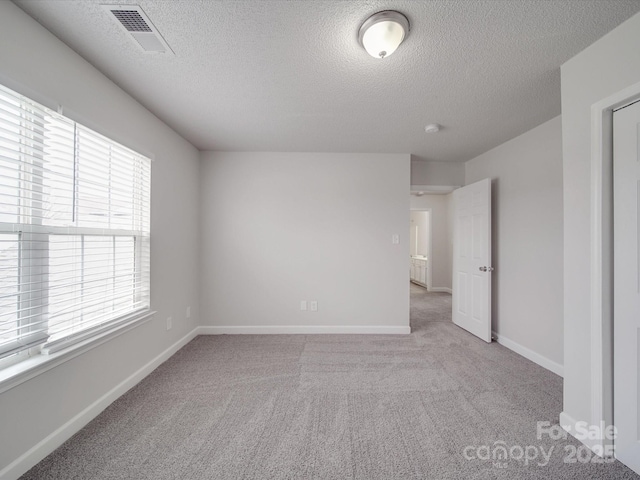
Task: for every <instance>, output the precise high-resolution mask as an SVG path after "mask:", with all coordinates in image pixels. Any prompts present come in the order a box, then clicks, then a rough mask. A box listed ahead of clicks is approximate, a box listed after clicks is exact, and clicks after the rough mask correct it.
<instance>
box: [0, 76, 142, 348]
mask: <svg viewBox="0 0 640 480" xmlns="http://www.w3.org/2000/svg"><path fill="white" fill-rule="evenodd" d="M150 173H151V172H150V160H149V159H148V158H146V157H144V156H142V155H139V154H137V153H135V152H133V151H132V150H129V149H128V148H126V147H123V146H122V145H119V144H117V143H115V142H113V141H111V140H109V139H108V138H105V137H103V136H102V135H99V134H98V133H96V132H93V131H92V130H89V129H88V128H86V127H83V126H82V125H79V124H77V123H75V122H73V121H71V120H69V119H67V118H65V117H63V116H61V115H59V114H57V113H56V112H53V111H52V110H49V109H47V108H46V107H44V106H42V105H39V104H37V103H35V102H33V101H31V100H29V99H27V98H25V97H23V96H21V95H19V94H17V93H15V92H13V91H11V90H9V89H7V88H5V87H3V86H0V357H3V356H7V355H11V354H13V353H16V352H19V351H21V350H24V349H27V348H30V347H32V346H36V345H39V344H42V345H43V347H44V351H49V352H51V351H55V350H57V349H60V348H64V347H66V346H68V345H70V344H71V343H74V342H78V341H82V340H85V339H87V338H89V337H91V336H93V335H97V334H99V333H102V332H104V331H107V330H109V329H111V328H114V327H116V326H118V325H120V324H122V323H123V322H127V321H130V320H131V318H132V316H135V315H137V314H139V313H140V312H143V311H146V310H148V309H149V303H150V302H149V296H150V288H149V283H150V279H149V270H150V265H149V229H150V225H149V216H150V215H149V196H150Z"/></svg>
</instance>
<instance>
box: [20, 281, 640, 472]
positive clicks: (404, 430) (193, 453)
mask: <svg viewBox="0 0 640 480" xmlns="http://www.w3.org/2000/svg"><path fill="white" fill-rule="evenodd" d="M411 296H412V306H411V324H412V329H413V333H412V334H411V335H407V336H384V335H361V336H358V335H273V336H268V335H264V336H259V335H246V336H201V337H198V338H196V339H195V340H194V341H192V342H191V343H190V344H189V345H187V346H186V347H185V348H183V349H182V350H180V351H179V352H178V353H177V354H176V355H175V356H173V357H172V358H171V359H170V360H169V361H167V362H166V363H164V364H163V365H161V366H160V367H159V368H158V369H157V370H156V371H154V372H153V373H152V374H151V375H149V376H148V377H147V378H146V379H145V380H144V381H143V382H141V383H140V384H139V385H137V386H136V387H135V388H133V389H132V390H131V391H129V392H128V393H127V394H126V395H124V396H123V397H121V398H120V399H119V400H117V401H116V402H115V403H113V404H112V405H111V406H110V407H109V408H107V409H106V410H105V411H104V412H103V413H102V414H101V415H100V416H98V417H97V418H96V419H95V420H94V421H92V422H91V423H90V424H89V425H87V426H86V427H85V428H84V429H82V430H81V431H80V432H79V433H78V434H76V435H75V436H74V437H73V438H71V439H70V440H69V441H68V442H67V443H65V444H64V445H63V446H62V447H60V448H59V449H58V450H57V451H56V452H54V453H53V454H51V455H50V456H49V457H47V458H46V459H45V460H44V461H42V462H41V463H40V464H39V465H37V466H36V467H34V468H33V469H32V470H30V471H29V472H28V473H27V474H25V475H24V476H23V477H22V478H23V479H25V480H27V479H55V480H71V479H78V480H90V479H153V480H165V479H308V478H309V479H311V478H315V479H363V480H375V479H385V480H387V479H427V478H428V479H494V478H497V479H521V478H527V479H529V478H532V479H533V478H540V479H581V480H582V479H589V478H590V479H606V478H611V479H632V478H640V477H639V476H637V475H635V474H634V473H633V472H631V471H630V470H629V469H627V468H626V467H625V466H623V465H622V464H620V463H618V462H615V463H598V462H599V461H598V459H597V457H593V456H590V455H589V451H588V450H586V449H585V448H583V447H581V446H580V444H579V443H578V442H577V441H575V440H574V439H572V438H568V439H566V440H564V439H559V440H552V439H551V438H550V436H549V435H548V434H546V433H545V434H543V435H541V437H540V438H538V435H537V430H536V422H538V421H540V422H544V421H547V422H550V425H556V427H555V429H553V430H552V433H558V432H559V429H558V427H557V420H558V415H559V413H560V411H561V408H562V379H561V378H560V377H558V376H556V375H554V374H552V373H550V372H548V371H547V370H545V369H543V368H541V367H539V366H537V365H535V364H533V363H531V362H529V361H528V360H525V359H524V358H522V357H520V356H519V355H517V354H515V353H513V352H511V351H510V350H507V349H506V348H504V347H502V346H500V345H497V344H495V343H493V344H491V345H488V344H485V343H484V342H482V341H480V340H478V339H476V338H475V337H473V336H471V335H470V334H468V333H466V332H465V331H463V330H461V329H459V328H458V327H456V326H455V325H453V324H452V323H451V321H450V311H451V296H450V295H448V294H443V293H427V292H426V291H425V290H424V289H422V288H421V287H417V286H415V285H412V286H411ZM501 448H504V450H501ZM503 453H505V455H504V457H501V456H500V454H503ZM571 462H573V463H571Z"/></svg>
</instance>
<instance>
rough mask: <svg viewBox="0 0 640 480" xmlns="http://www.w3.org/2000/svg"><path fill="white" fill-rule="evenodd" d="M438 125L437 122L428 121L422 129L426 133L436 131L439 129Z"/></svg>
mask: <svg viewBox="0 0 640 480" xmlns="http://www.w3.org/2000/svg"><path fill="white" fill-rule="evenodd" d="M440 128H442V127H440V125H439V124H437V123H430V124H429V125H427V126H426V127H424V131H425V132H426V133H438V132H439V131H440Z"/></svg>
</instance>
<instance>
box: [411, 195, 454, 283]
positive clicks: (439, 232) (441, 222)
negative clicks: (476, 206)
mask: <svg viewBox="0 0 640 480" xmlns="http://www.w3.org/2000/svg"><path fill="white" fill-rule="evenodd" d="M450 205H451V195H450V194H449V195H422V196H420V197H416V196H413V195H412V196H411V210H425V209H431V231H432V241H433V246H432V252H431V256H432V257H433V258H429V259H428V266H427V268H431V269H432V271H431V282H432V285H430V287H431V289H432V290H433V289H435V290H445V291H446V290H450V289H451V269H452V259H453V256H452V255H453V251H452V242H453V236H452V230H451V222H450V208H451V207H450Z"/></svg>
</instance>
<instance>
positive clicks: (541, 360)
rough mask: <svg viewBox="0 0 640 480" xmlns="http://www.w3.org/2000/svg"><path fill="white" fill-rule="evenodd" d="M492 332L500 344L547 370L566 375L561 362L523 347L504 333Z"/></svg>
mask: <svg viewBox="0 0 640 480" xmlns="http://www.w3.org/2000/svg"><path fill="white" fill-rule="evenodd" d="M491 334H492V335H493V337H494V338H495V339H496V341H497V342H498V343H499V344H500V345H503V346H505V347H507V348H508V349H509V350H513V351H514V352H516V353H517V354H519V355H522V356H523V357H524V358H526V359H528V360H531V361H532V362H533V363H537V364H538V365H540V366H541V367H544V368H546V369H547V370H551V371H552V372H553V373H555V374H556V375H559V376H561V377H563V376H564V368H563V367H562V365H560V364H559V363H556V362H554V361H553V360H549V359H548V358H547V357H544V356H542V355H540V354H539V353H537V352H534V351H533V350H531V349H529V348H527V347H523V346H522V345H520V344H519V343H516V342H514V341H513V340H510V339H508V338H506V337H504V336H502V335H498V334H497V333H496V332H491Z"/></svg>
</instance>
